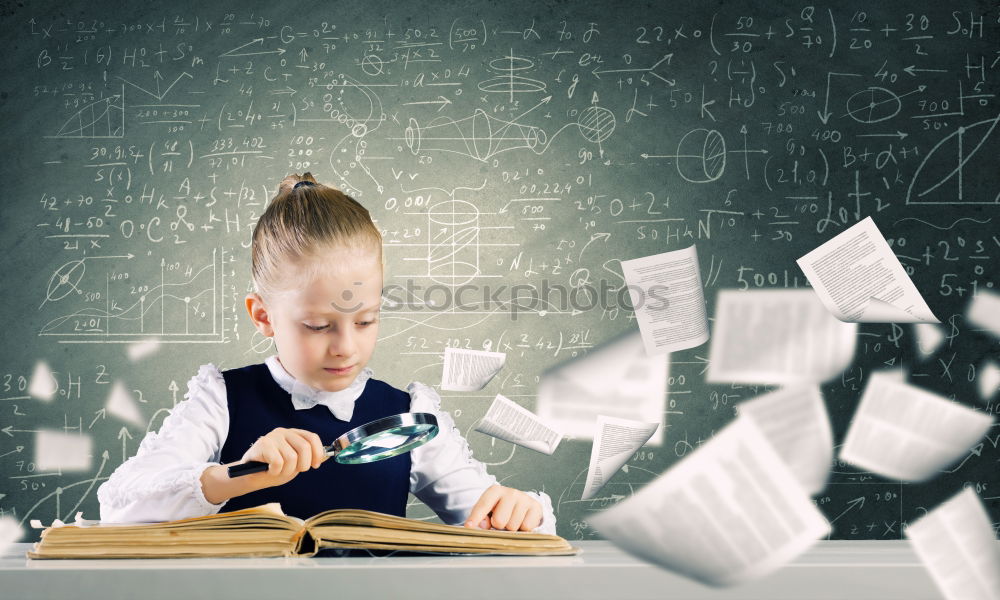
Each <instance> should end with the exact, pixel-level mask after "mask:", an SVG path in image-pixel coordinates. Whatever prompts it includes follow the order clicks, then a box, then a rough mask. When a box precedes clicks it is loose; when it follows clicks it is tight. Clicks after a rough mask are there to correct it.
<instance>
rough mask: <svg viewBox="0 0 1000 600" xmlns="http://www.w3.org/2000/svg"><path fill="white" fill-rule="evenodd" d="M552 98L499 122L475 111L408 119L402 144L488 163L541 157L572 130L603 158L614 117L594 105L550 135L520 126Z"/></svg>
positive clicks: (416, 151) (418, 150)
mask: <svg viewBox="0 0 1000 600" xmlns="http://www.w3.org/2000/svg"><path fill="white" fill-rule="evenodd" d="M551 99H552V96H547V97H545V98H543V99H542V100H541V101H540V102H539V103H538V104H536V105H535V106H533V107H531V108H530V109H528V110H527V111H525V112H523V113H521V114H520V115H517V116H516V117H513V118H510V119H501V118H498V117H495V116H492V115H490V114H488V113H487V112H486V111H484V110H482V109H480V108H477V109H476V110H475V111H474V112H473V113H472V114H471V115H469V116H467V117H464V118H462V119H452V118H450V117H437V118H435V119H433V120H432V121H430V122H428V123H427V124H425V125H421V124H420V123H419V122H418V121H417V120H416V119H414V118H411V119H410V120H409V124H408V126H407V127H406V130H405V131H404V137H403V139H404V141H405V142H406V147H407V148H409V150H410V152H411V153H413V155H415V156H416V155H419V154H420V153H422V152H448V153H452V154H460V155H462V156H467V157H469V158H472V159H475V160H478V161H480V162H489V161H491V160H492V159H493V158H494V157H496V155H498V154H501V153H504V152H510V151H511V150H522V149H528V150H531V151H532V152H534V153H535V154H539V155H541V154H543V153H544V152H545V151H546V150H548V148H549V146H550V145H551V144H552V142H553V141H554V140H555V138H556V136H558V135H559V134H560V133H561V132H562V131H563V130H565V129H566V128H568V127H575V128H576V129H577V131H579V132H580V135H581V136H582V137H583V138H584V139H585V140H587V141H588V142H591V143H594V144H597V145H598V148H599V149H600V153H601V155H602V156H603V155H604V148H603V145H602V144H603V143H604V142H605V141H606V140H607V139H608V138H610V137H611V135H612V134H613V133H614V131H615V126H616V124H617V121H616V119H615V116H614V114H613V113H612V112H611V111H610V110H608V109H606V108H604V107H601V106H597V105H596V104H594V105H591V106H588V107H587V108H585V109H583V110H582V111H580V113H579V115H578V116H577V119H576V121H575V122H573V123H567V124H566V125H563V126H562V127H560V128H559V129H558V130H556V132H555V133H553V134H552V135H548V134H546V132H545V130H544V129H542V128H541V127H537V126H534V125H527V124H524V123H521V119H523V118H524V117H525V116H526V115H527V114H528V113H530V112H531V111H533V110H535V109H536V108H538V107H539V106H543V105H545V104H548V103H549V101H550V100H551Z"/></svg>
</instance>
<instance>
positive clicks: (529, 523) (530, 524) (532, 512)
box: [521, 498, 542, 531]
mask: <svg viewBox="0 0 1000 600" xmlns="http://www.w3.org/2000/svg"><path fill="white" fill-rule="evenodd" d="M531 500H532V502H531V503H530V506H529V507H528V513H527V514H526V515H525V516H524V521H522V522H521V531H534V529H535V528H536V527H538V526H539V525H541V524H542V507H541V505H540V504H538V501H537V500H535V499H534V498H532V499H531Z"/></svg>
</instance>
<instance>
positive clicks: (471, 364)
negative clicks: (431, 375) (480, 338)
mask: <svg viewBox="0 0 1000 600" xmlns="http://www.w3.org/2000/svg"><path fill="white" fill-rule="evenodd" d="M506 359H507V355H506V354H504V353H503V352H486V351H484V350H466V349H464V348H451V347H448V348H445V349H444V373H443V374H442V376H441V389H442V390H448V391H451V392H475V391H477V390H481V389H483V388H484V387H486V384H487V383H489V382H490V380H491V379H493V377H495V376H496V374H497V373H499V372H500V369H502V368H503V363H504V361H505V360H506Z"/></svg>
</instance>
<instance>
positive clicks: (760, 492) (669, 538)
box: [587, 418, 830, 586]
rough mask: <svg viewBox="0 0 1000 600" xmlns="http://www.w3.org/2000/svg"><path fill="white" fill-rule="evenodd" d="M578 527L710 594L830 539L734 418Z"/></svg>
mask: <svg viewBox="0 0 1000 600" xmlns="http://www.w3.org/2000/svg"><path fill="white" fill-rule="evenodd" d="M587 521H588V523H589V524H590V525H592V526H593V527H595V528H596V529H597V531H598V532H599V533H601V534H602V535H603V536H604V537H605V538H607V539H608V540H610V541H612V542H614V543H615V544H616V545H618V546H620V547H621V548H622V549H623V550H625V551H626V552H629V553H631V554H634V555H636V556H638V557H639V558H642V559H644V560H647V561H649V562H652V563H654V564H657V565H659V566H661V567H663V568H666V569H668V570H670V571H674V572H676V573H678V574H681V575H684V576H686V577H690V578H692V579H695V580H697V581H700V582H702V583H705V584H708V585H714V586H724V585H732V584H736V583H740V582H743V581H747V580H749V579H753V578H755V577H760V576H763V575H765V574H767V573H769V572H771V571H773V570H775V569H777V568H779V567H781V566H782V565H784V564H785V563H787V562H789V561H790V560H792V559H793V558H794V557H796V556H797V555H799V554H800V553H802V552H803V551H805V550H806V549H807V548H809V546H811V545H812V544H813V543H814V542H815V541H816V540H817V539H818V538H820V537H823V536H825V535H826V534H827V533H829V531H830V524H829V523H828V522H827V520H826V518H825V517H823V515H822V513H820V512H819V510H818V509H817V508H816V506H815V504H813V502H812V500H811V499H810V498H809V495H808V494H806V492H805V490H803V489H802V487H801V486H800V485H799V483H798V482H797V481H796V480H795V477H794V476H793V475H792V473H791V472H790V471H789V470H788V467H787V466H785V463H784V462H783V461H782V459H781V458H779V457H778V455H777V454H776V453H775V452H774V450H773V449H772V448H771V445H770V444H769V443H768V442H767V440H765V439H764V436H763V434H761V433H760V431H759V430H758V429H757V427H756V425H754V424H753V422H752V421H750V420H749V419H743V418H739V419H737V420H736V421H734V422H733V423H731V424H729V425H727V426H726V427H725V428H724V429H722V430H721V431H719V432H718V433H717V434H715V436H713V437H712V438H711V439H709V440H708V441H707V442H706V443H705V444H704V445H702V446H700V447H698V448H697V449H696V450H695V451H694V452H692V453H691V454H689V455H688V456H687V457H685V458H684V459H683V460H681V462H679V463H677V464H676V465H674V466H672V467H671V468H670V469H668V470H667V471H666V472H665V473H664V474H663V475H661V476H660V477H658V478H657V479H655V480H654V481H652V482H651V483H649V484H647V485H646V486H645V487H644V488H643V489H641V490H640V491H639V492H637V493H636V494H634V495H633V496H632V497H631V498H629V499H627V500H625V501H623V502H621V503H619V504H617V505H616V506H614V507H612V508H610V509H608V510H606V511H603V512H601V513H598V514H597V515H595V516H594V517H591V518H589V519H588V520H587Z"/></svg>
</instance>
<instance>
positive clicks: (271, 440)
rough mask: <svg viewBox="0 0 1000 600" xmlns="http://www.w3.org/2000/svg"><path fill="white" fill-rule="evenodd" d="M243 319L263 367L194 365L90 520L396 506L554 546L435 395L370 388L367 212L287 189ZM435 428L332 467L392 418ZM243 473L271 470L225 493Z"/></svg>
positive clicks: (269, 228)
mask: <svg viewBox="0 0 1000 600" xmlns="http://www.w3.org/2000/svg"><path fill="white" fill-rule="evenodd" d="M251 260H252V275H253V283H254V290H255V292H254V293H251V294H248V295H247V297H246V308H247V311H248V312H249V313H250V319H251V320H252V321H253V323H254V326H255V327H256V328H257V330H258V331H260V332H261V334H263V335H265V336H267V337H273V338H274V345H275V347H276V349H277V354H276V355H273V356H270V357H268V358H267V359H266V360H265V361H264V363H263V364H256V365H249V366H246V367H242V368H238V369H231V370H227V371H222V372H220V371H219V369H218V368H217V367H215V366H214V365H212V364H211V363H209V364H207V365H202V367H201V368H200V369H199V371H198V374H197V375H196V376H195V377H193V378H192V379H191V381H190V382H188V393H187V394H185V398H186V399H185V400H184V401H182V402H180V403H178V404H177V406H175V407H174V408H173V410H171V412H170V415H169V416H168V417H167V418H166V419H165V420H164V422H163V425H162V426H161V427H160V431H159V432H158V433H157V432H149V433H148V434H147V435H146V437H145V438H144V439H143V440H142V443H141V444H140V446H139V450H138V452H137V453H136V455H135V456H133V457H132V458H130V459H129V460H127V461H126V462H125V463H123V464H122V465H121V466H120V467H118V469H117V470H116V471H115V472H114V473H113V474H112V475H111V477H110V478H109V479H108V481H106V482H105V483H104V484H102V485H101V487H100V488H99V489H98V491H97V496H98V499H99V500H100V503H101V519H102V520H103V521H108V522H141V521H166V520H173V519H182V518H186V517H193V516H200V515H206V514H213V513H216V512H218V511H219V510H221V509H223V508H225V510H226V511H230V510H237V509H240V508H246V507H250V506H256V505H258V504H264V503H266V502H280V503H281V506H282V509H283V510H284V511H285V513H287V514H290V515H294V516H297V517H300V518H303V519H304V518H308V517H311V516H312V515H314V514H316V513H319V512H321V511H324V510H328V509H332V508H364V509H368V510H375V511H379V512H383V513H388V514H395V515H399V516H405V512H406V501H407V493H408V492H409V493H413V494H414V495H415V496H416V497H417V498H419V499H420V500H421V501H423V502H424V503H426V504H427V505H428V506H430V507H431V508H432V509H433V510H434V511H435V512H436V513H437V514H438V516H439V517H441V519H442V520H443V521H444V522H445V523H450V524H459V523H462V524H464V525H465V526H466V527H480V528H484V529H489V528H495V529H506V530H510V531H517V530H524V531H539V532H543V533H552V534H554V533H555V517H554V516H553V514H552V504H551V500H550V499H549V497H548V496H547V495H546V494H545V493H541V492H539V493H535V492H522V491H519V490H516V489H512V488H508V487H503V486H501V485H499V484H498V483H497V480H496V478H495V477H493V476H491V475H489V474H488V473H487V472H486V469H485V467H484V465H483V464H482V463H480V462H479V461H477V460H475V459H474V458H473V457H472V453H471V450H470V449H469V446H468V443H467V442H466V441H465V439H464V438H463V437H462V436H461V434H460V433H459V431H458V429H457V428H456V427H455V426H454V422H453V420H452V418H451V415H449V414H448V412H446V411H443V410H441V398H440V397H439V396H438V394H437V393H436V392H435V391H434V390H433V389H432V388H430V387H428V386H426V385H424V384H421V383H417V382H413V383H410V384H409V385H408V386H407V387H406V392H403V391H401V390H398V389H396V388H394V387H392V386H390V385H388V384H386V383H384V382H382V381H379V380H377V379H373V378H372V375H373V373H372V370H371V369H369V368H367V367H366V365H367V363H368V361H369V360H370V359H371V356H372V353H373V352H374V350H375V342H376V339H377V336H378V316H379V308H380V306H381V294H382V268H383V264H384V261H383V258H382V238H381V234H380V233H379V231H378V229H376V228H375V225H374V223H372V220H371V217H370V216H369V214H368V211H367V210H366V209H365V208H364V207H363V206H361V205H360V204H359V203H358V202H356V201H355V200H354V199H353V198H350V197H349V196H346V195H344V194H343V193H341V192H340V191H339V190H336V189H333V188H331V187H327V186H324V185H320V184H318V183H316V180H315V179H313V177H312V175H310V174H309V173H306V174H304V175H302V176H301V177H300V176H298V175H291V176H289V177H286V178H285V179H284V180H283V181H282V182H281V184H280V186H279V188H278V193H277V195H276V196H275V198H274V199H273V200H272V201H271V203H270V204H269V206H268V207H267V209H266V210H265V211H264V214H263V215H262V216H261V217H260V220H259V221H258V222H257V224H256V225H255V226H254V231H253V240H252V250H251ZM408 411H415V412H429V413H433V414H434V415H435V416H436V417H437V420H438V425H439V427H440V431H439V433H438V435H437V437H435V438H434V439H433V440H431V441H430V442H428V443H427V444H425V445H423V446H421V447H419V448H416V449H414V450H413V451H411V452H410V453H407V454H402V455H400V456H396V457H393V458H390V459H387V460H382V461H379V462H374V463H368V464H362V465H342V464H339V463H337V462H336V461H327V460H325V456H324V454H323V448H322V447H323V444H324V443H330V442H331V441H333V440H334V439H335V438H337V437H339V436H340V435H341V434H343V433H344V432H346V431H348V430H349V429H352V428H354V427H356V426H358V425H361V424H363V423H367V422H369V421H372V420H375V419H378V418H381V417H385V416H388V415H392V414H397V413H402V412H408ZM247 460H257V461H262V462H266V463H268V470H267V471H264V472H260V473H254V474H251V475H245V476H242V477H236V478H230V477H229V476H228V474H227V466H228V465H230V464H234V463H238V462H243V461H247Z"/></svg>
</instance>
